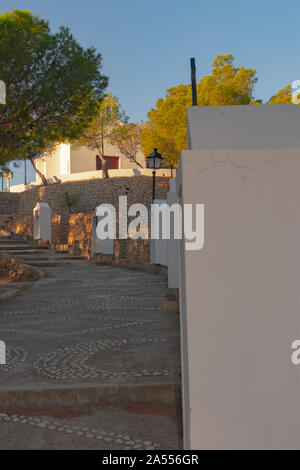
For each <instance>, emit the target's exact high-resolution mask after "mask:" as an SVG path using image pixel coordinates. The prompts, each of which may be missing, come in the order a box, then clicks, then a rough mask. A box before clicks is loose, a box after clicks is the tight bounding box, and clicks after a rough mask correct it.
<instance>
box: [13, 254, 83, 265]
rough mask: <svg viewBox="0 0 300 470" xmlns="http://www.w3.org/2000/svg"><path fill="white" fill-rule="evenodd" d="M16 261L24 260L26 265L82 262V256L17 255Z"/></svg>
mask: <svg viewBox="0 0 300 470" xmlns="http://www.w3.org/2000/svg"><path fill="white" fill-rule="evenodd" d="M15 258H16V259H22V260H24V261H25V262H26V263H30V264H31V262H32V261H63V260H76V259H78V260H82V257H81V256H77V255H67V254H66V255H60V254H51V255H47V254H46V255H42V256H38V255H16V256H15Z"/></svg>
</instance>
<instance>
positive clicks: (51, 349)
mask: <svg viewBox="0 0 300 470" xmlns="http://www.w3.org/2000/svg"><path fill="white" fill-rule="evenodd" d="M42 269H43V271H44V272H45V274H46V277H45V278H44V279H41V280H40V281H38V282H37V283H36V284H35V285H34V286H33V287H31V288H30V289H28V290H25V291H24V292H23V294H22V295H20V296H18V297H15V298H13V299H10V300H7V301H5V302H2V303H1V304H0V331H1V338H0V339H2V340H4V341H5V342H6V345H7V365H5V366H3V365H2V366H0V448H1V449H6V448H26V449H27V448H46V449H47V448H51V449H52V448H53V449H54V448H78V449H81V448H82V449H85V448H94V449H102V448H106V449H110V448H111V449H115V448H117V449H125V448H143V449H146V448H151V447H152V448H163V449H176V448H180V446H181V444H180V442H181V441H180V424H179V420H178V412H179V404H178V402H177V403H176V402H174V400H173V399H172V396H173V395H174V393H173V390H174V387H175V388H176V386H177V387H179V385H178V384H180V351H179V322H178V320H179V319H178V315H177V314H176V313H175V312H174V311H170V310H168V308H166V309H165V307H168V302H167V300H166V299H167V298H168V293H169V291H168V289H167V286H166V279H165V278H164V277H163V276H161V275H157V274H149V273H144V272H138V271H131V270H127V269H124V268H116V267H110V266H101V265H93V264H89V263H82V262H79V263H76V261H75V260H74V261H73V263H72V264H64V263H61V264H59V265H58V266H54V267H47V268H42ZM172 393H173V395H172ZM138 402H140V403H142V402H144V403H146V404H144V405H141V404H139V405H136V404H135V403H138ZM147 403H148V404H147ZM4 404H5V408H3V409H1V406H4ZM7 407H9V409H7ZM24 427H25V428H28V429H29V428H30V432H25V433H24Z"/></svg>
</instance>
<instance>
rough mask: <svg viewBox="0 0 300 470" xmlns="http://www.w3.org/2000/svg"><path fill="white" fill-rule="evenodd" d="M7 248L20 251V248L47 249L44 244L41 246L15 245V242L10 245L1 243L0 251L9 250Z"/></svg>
mask: <svg viewBox="0 0 300 470" xmlns="http://www.w3.org/2000/svg"><path fill="white" fill-rule="evenodd" d="M7 250H16V251H19V250H45V247H44V246H41V247H39V246H38V245H25V244H23V245H21V244H19V245H17V244H16V245H13V244H10V245H8V244H7V245H3V244H1V243H0V251H7Z"/></svg>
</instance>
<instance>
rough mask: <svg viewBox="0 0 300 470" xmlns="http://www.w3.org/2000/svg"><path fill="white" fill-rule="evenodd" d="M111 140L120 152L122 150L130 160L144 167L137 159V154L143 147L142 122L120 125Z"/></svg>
mask: <svg viewBox="0 0 300 470" xmlns="http://www.w3.org/2000/svg"><path fill="white" fill-rule="evenodd" d="M110 142H111V143H112V144H114V145H116V146H117V147H118V149H119V150H120V152H122V154H123V155H124V156H125V157H126V158H128V160H129V161H130V162H132V163H135V164H136V165H137V166H139V167H140V168H143V165H141V164H140V163H139V162H138V160H137V154H138V152H139V151H140V150H141V148H142V147H141V126H140V124H136V123H125V124H121V125H119V126H118V127H117V128H116V129H115V132H114V134H113V135H112V136H111V138H110Z"/></svg>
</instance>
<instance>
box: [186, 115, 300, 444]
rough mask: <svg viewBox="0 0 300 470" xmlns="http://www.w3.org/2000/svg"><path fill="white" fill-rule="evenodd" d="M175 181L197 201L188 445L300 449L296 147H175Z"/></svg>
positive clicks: (191, 260)
mask: <svg viewBox="0 0 300 470" xmlns="http://www.w3.org/2000/svg"><path fill="white" fill-rule="evenodd" d="M298 124H299V119H298ZM233 144H234V142H233ZM266 146H268V145H266ZM270 147H271V146H270ZM177 190H178V192H179V196H180V198H181V201H182V203H185V204H187V203H189V204H191V203H194V204H195V203H198V204H202V203H204V204H205V244H204V248H203V249H202V250H201V251H199V252H194V251H193V252H188V251H186V252H185V251H184V250H183V249H182V247H181V250H180V253H181V255H180V260H181V261H180V276H181V280H180V291H181V292H180V299H181V300H180V301H181V334H182V365H183V401H184V435H185V447H186V448H190V449H253V448H254V449H288V448H294V449H295V448H296V449H299V448H300V444H299V434H300V413H299V392H300V366H299V367H297V366H294V365H293V364H292V363H291V354H292V349H291V343H292V342H293V341H294V340H295V339H299V338H300V289H299V285H300V148H299V147H296V148H275V149H274V148H273V149H272V148H264V149H255V148H252V149H245V148H244V149H218V150H215V149H212V150H190V151H184V152H183V153H182V156H181V160H180V168H179V171H178V175H177Z"/></svg>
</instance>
